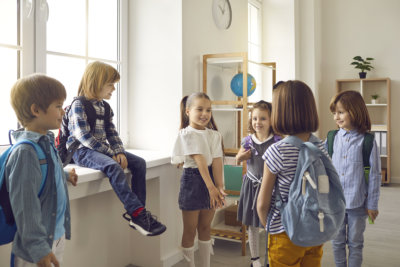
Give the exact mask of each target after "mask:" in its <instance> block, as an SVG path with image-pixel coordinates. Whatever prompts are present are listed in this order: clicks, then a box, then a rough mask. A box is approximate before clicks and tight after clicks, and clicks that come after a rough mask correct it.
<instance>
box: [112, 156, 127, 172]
mask: <svg viewBox="0 0 400 267" xmlns="http://www.w3.org/2000/svg"><path fill="white" fill-rule="evenodd" d="M113 159H114V160H115V161H116V162H118V164H119V165H121V168H122V169H124V170H125V169H126V167H128V161H127V160H126V156H125V154H123V153H121V154H118V155H116V156H113Z"/></svg>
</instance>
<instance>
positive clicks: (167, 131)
mask: <svg viewBox="0 0 400 267" xmlns="http://www.w3.org/2000/svg"><path fill="white" fill-rule="evenodd" d="M128 25H129V29H128V35H129V49H128V56H129V73H128V86H129V93H128V105H129V108H128V113H129V114H128V118H129V121H128V123H129V128H128V131H129V132H128V136H129V144H128V146H129V147H134V148H137V149H149V150H163V151H171V146H172V143H173V141H174V139H175V137H176V129H177V128H178V125H179V101H180V99H181V97H182V1H181V0H146V1H141V0H132V1H129V23H128Z"/></svg>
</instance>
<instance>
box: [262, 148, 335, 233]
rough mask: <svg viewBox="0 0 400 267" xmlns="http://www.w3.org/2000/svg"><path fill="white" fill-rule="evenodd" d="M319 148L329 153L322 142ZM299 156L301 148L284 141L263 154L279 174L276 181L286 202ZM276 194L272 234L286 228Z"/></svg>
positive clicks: (265, 159)
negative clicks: (276, 201) (276, 200)
mask: <svg viewBox="0 0 400 267" xmlns="http://www.w3.org/2000/svg"><path fill="white" fill-rule="evenodd" d="M318 148H319V149H321V150H322V151H323V152H324V153H325V154H326V155H328V153H327V151H326V150H325V147H324V144H323V143H322V142H320V143H319V144H318ZM298 157H299V149H298V148H297V147H295V146H293V145H292V144H287V143H284V142H282V141H279V142H277V143H274V144H272V145H271V146H270V147H269V148H268V149H267V151H265V153H264V155H263V159H264V161H265V164H266V165H267V167H268V168H269V170H270V171H271V172H272V173H273V174H276V175H277V176H276V181H277V183H278V186H279V191H280V193H281V199H282V201H284V202H287V201H288V195H289V189H290V185H291V184H292V181H293V178H294V174H295V173H296V167H297V160H298ZM274 191H275V189H274ZM274 194H275V192H273V193H272V198H271V212H272V217H271V222H270V228H269V230H270V233H271V234H279V233H282V232H285V228H284V227H283V225H282V222H281V213H280V211H279V209H278V208H277V207H275V197H274Z"/></svg>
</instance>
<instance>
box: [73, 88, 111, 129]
mask: <svg viewBox="0 0 400 267" xmlns="http://www.w3.org/2000/svg"><path fill="white" fill-rule="evenodd" d="M76 99H79V101H81V103H82V104H83V106H84V108H85V113H86V116H87V120H88V123H89V126H90V132H92V133H94V130H95V127H96V119H102V120H103V121H104V127H105V128H106V129H107V128H108V127H109V121H110V115H111V107H110V104H108V103H107V102H106V101H104V100H103V104H104V116H100V115H97V113H96V110H95V109H94V107H93V104H92V102H90V101H89V100H87V99H86V97H85V96H78V97H77V98H76Z"/></svg>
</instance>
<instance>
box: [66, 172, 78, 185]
mask: <svg viewBox="0 0 400 267" xmlns="http://www.w3.org/2000/svg"><path fill="white" fill-rule="evenodd" d="M65 177H68V178H67V180H68V181H69V182H70V183H71V184H72V185H73V186H76V185H77V184H78V175H77V174H76V172H75V168H72V169H71V170H70V171H69V172H65Z"/></svg>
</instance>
